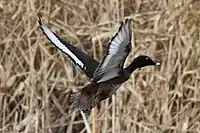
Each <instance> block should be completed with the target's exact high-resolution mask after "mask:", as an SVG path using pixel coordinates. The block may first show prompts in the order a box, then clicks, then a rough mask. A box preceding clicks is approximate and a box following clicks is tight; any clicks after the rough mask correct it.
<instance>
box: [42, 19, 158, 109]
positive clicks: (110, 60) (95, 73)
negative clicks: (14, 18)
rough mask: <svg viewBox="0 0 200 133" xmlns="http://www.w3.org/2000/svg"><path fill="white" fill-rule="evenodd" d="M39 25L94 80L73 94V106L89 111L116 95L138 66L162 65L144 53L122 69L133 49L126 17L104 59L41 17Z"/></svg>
mask: <svg viewBox="0 0 200 133" xmlns="http://www.w3.org/2000/svg"><path fill="white" fill-rule="evenodd" d="M39 24H40V27H41V29H42V31H43V32H44V34H45V35H46V36H47V38H48V39H49V40H50V41H51V42H52V44H54V45H55V46H56V47H57V48H58V49H60V50H61V51H62V52H64V53H65V54H67V55H68V56H69V57H70V59H71V60H72V61H73V62H74V64H76V65H77V66H79V68H80V69H81V70H82V71H83V72H84V73H85V74H86V75H87V76H88V77H89V78H91V83H89V84H88V85H86V86H85V87H84V88H83V89H81V91H80V92H78V93H75V94H74V95H73V96H72V100H73V104H72V106H73V108H77V109H80V110H82V111H90V110H91V109H92V108H93V107H94V106H95V105H96V104H97V103H99V102H100V101H102V100H105V99H107V98H108V97H110V96H111V95H113V94H114V93H115V92H116V91H117V89H118V88H119V87H120V86H121V85H122V84H123V83H124V82H125V81H127V80H128V79H129V77H130V75H131V73H132V72H133V71H134V70H135V69H137V68H141V67H145V66H150V65H153V66H155V65H160V63H156V62H154V61H153V60H151V59H150V58H149V57H148V56H145V55H141V56H138V57H137V58H135V59H134V60H133V61H132V63H131V64H130V65H129V66H128V67H126V68H123V66H124V62H125V60H126V58H127V56H128V54H129V53H130V51H131V49H132V44H131V37H132V31H131V27H130V20H126V22H125V24H124V23H123V22H122V24H121V26H120V28H119V30H118V32H117V33H116V34H115V36H114V37H113V38H112V39H111V41H110V42H109V46H108V50H107V54H106V55H105V56H104V58H103V59H102V61H101V62H98V61H96V60H95V59H93V58H92V57H89V56H88V55H87V54H85V53H84V52H82V51H81V50H80V49H78V48H75V47H74V46H72V45H71V44H70V43H68V42H66V41H64V40H63V39H62V38H60V37H59V36H57V35H56V34H55V33H54V32H52V31H51V30H50V29H49V28H47V26H46V25H45V24H44V23H43V22H42V20H41V19H39Z"/></svg>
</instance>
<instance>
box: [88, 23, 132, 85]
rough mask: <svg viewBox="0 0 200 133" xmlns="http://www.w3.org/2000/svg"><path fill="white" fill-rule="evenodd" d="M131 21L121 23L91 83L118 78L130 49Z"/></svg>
mask: <svg viewBox="0 0 200 133" xmlns="http://www.w3.org/2000/svg"><path fill="white" fill-rule="evenodd" d="M130 25H131V20H126V22H125V24H124V23H123V22H122V24H121V26H120V28H119V30H118V32H117V33H116V34H115V36H114V37H113V38H112V39H111V41H110V43H109V46H108V50H107V55H106V56H105V57H104V58H103V60H102V62H101V63H100V65H99V66H98V68H97V69H96V71H95V73H94V76H93V78H92V80H91V81H92V82H96V83H101V82H104V81H107V80H110V79H112V78H115V77H117V76H119V72H120V71H121V70H122V69H123V65H124V62H125V60H126V57H127V56H128V54H129V52H130V51H131V49H132V45H131V37H132V31H131V27H130Z"/></svg>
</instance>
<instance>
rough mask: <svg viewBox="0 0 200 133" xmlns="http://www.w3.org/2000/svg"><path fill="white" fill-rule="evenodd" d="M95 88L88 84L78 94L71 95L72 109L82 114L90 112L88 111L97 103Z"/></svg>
mask: <svg viewBox="0 0 200 133" xmlns="http://www.w3.org/2000/svg"><path fill="white" fill-rule="evenodd" d="M97 88H98V87H97V86H94V84H88V85H87V86H86V87H84V88H83V89H82V90H81V91H80V92H76V93H73V94H72V95H71V100H72V109H79V110H82V111H83V112H90V110H91V109H92V108H93V107H94V106H95V105H96V104H97V103H98V99H97V98H96V92H97V90H98V89H97Z"/></svg>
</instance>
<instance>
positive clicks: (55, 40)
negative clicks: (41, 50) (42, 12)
mask: <svg viewBox="0 0 200 133" xmlns="http://www.w3.org/2000/svg"><path fill="white" fill-rule="evenodd" d="M40 22H41V25H40V27H41V28H42V30H43V32H44V33H45V35H46V36H47V37H48V38H49V40H50V41H51V42H52V43H53V44H54V45H55V46H56V47H58V48H59V49H60V50H61V51H63V52H64V53H66V54H67V55H69V56H70V57H71V58H72V59H73V60H74V63H75V64H77V65H79V66H80V67H81V68H84V64H83V62H81V60H79V59H78V58H77V57H76V56H75V55H74V54H73V53H72V52H71V51H70V50H69V49H68V48H67V47H66V46H65V45H64V44H63V43H62V42H61V41H60V40H59V39H58V38H57V37H56V36H55V34H54V33H53V31H51V30H50V29H49V28H48V27H47V26H46V25H45V24H44V22H42V20H41V19H40Z"/></svg>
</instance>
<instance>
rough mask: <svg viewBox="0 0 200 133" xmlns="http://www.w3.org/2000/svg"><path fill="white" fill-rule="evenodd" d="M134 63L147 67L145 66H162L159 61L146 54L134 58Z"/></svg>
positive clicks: (137, 65)
mask: <svg viewBox="0 0 200 133" xmlns="http://www.w3.org/2000/svg"><path fill="white" fill-rule="evenodd" d="M133 62H134V63H133V64H132V65H135V66H136V67H137V68H141V67H145V66H160V63H159V62H155V61H153V60H152V59H151V58H150V57H148V56H146V55H140V56H138V57H136V58H135V59H134V60H133Z"/></svg>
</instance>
